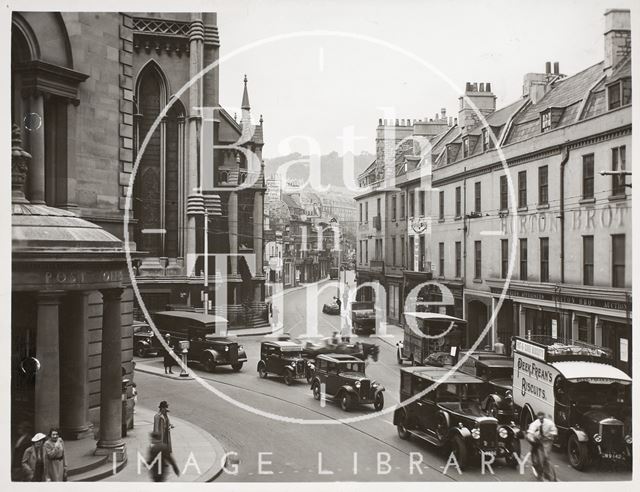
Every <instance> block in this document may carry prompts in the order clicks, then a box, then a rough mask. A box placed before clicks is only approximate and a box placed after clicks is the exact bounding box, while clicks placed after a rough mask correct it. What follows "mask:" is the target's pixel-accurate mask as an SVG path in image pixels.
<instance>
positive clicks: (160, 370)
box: [135, 359, 194, 381]
mask: <svg viewBox="0 0 640 492" xmlns="http://www.w3.org/2000/svg"><path fill="white" fill-rule="evenodd" d="M135 362H136V366H135V367H136V369H135V370H136V371H139V372H144V373H146V374H152V375H154V376H161V377H164V378H168V379H175V380H180V381H193V379H194V378H193V376H191V375H189V373H188V372H187V373H183V372H182V369H180V367H177V366H174V371H173V373H168V374H167V373H166V372H165V370H164V366H163V363H162V359H156V360H153V359H137V360H136V361H135Z"/></svg>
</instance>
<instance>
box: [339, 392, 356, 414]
mask: <svg viewBox="0 0 640 492" xmlns="http://www.w3.org/2000/svg"><path fill="white" fill-rule="evenodd" d="M352 406H353V398H351V395H350V394H349V393H347V392H346V391H345V392H343V393H342V396H341V397H340V408H342V409H343V410H344V411H345V412H348V411H349V410H351V407H352Z"/></svg>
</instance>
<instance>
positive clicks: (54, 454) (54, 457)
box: [43, 427, 67, 482]
mask: <svg viewBox="0 0 640 492" xmlns="http://www.w3.org/2000/svg"><path fill="white" fill-rule="evenodd" d="M43 448H44V452H45V455H46V457H47V464H46V466H45V477H46V479H47V481H51V482H66V481H67V459H66V458H65V455H64V442H62V438H61V437H60V432H59V431H58V429H56V428H55V427H54V428H52V429H51V430H50V431H49V439H47V440H46V441H45V443H44V445H43Z"/></svg>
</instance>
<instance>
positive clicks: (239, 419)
mask: <svg viewBox="0 0 640 492" xmlns="http://www.w3.org/2000/svg"><path fill="white" fill-rule="evenodd" d="M348 273H349V277H348V278H347V281H348V283H349V284H350V285H354V284H355V283H354V282H353V273H352V272H348ZM306 295H307V293H306V291H305V289H299V290H294V291H291V292H288V293H286V295H285V296H286V297H285V313H284V316H285V318H284V319H285V321H284V322H285V330H290V332H291V335H292V336H299V335H302V334H303V333H304V331H305V330H304V327H305V323H306V307H305V302H306ZM333 295H335V292H333V291H332V290H331V291H330V290H328V289H327V290H325V292H323V293H322V294H321V295H320V297H319V301H318V309H319V310H321V309H322V305H323V303H325V302H329V301H330V300H331V298H332V297H333ZM318 316H319V333H320V335H322V336H330V335H331V333H332V331H333V330H335V329H338V326H339V318H338V316H330V315H326V314H322V313H319V315H318ZM389 331H390V333H391V335H393V337H389V338H388V339H386V340H379V339H378V343H379V345H380V348H381V350H380V358H379V360H378V361H377V362H372V361H369V364H368V366H367V374H368V375H369V376H370V377H372V378H374V379H376V380H377V381H379V382H380V383H381V384H383V385H384V386H385V388H386V392H385V398H386V402H385V408H388V407H390V406H392V405H395V404H396V403H397V402H398V391H399V369H398V365H397V362H396V358H395V340H396V339H399V338H398V337H399V336H400V335H401V332H400V329H399V328H396V327H390V328H389ZM260 340H261V337H246V338H244V337H243V338H242V339H241V343H242V344H243V345H244V347H245V349H246V351H247V355H248V357H249V363H248V365H246V366H245V367H243V369H242V371H241V372H239V373H234V372H232V371H231V369H230V368H227V367H220V368H217V369H216V372H215V373H213V374H211V373H208V372H205V371H204V370H201V369H200V368H196V371H195V372H196V373H197V374H198V375H199V376H200V377H201V378H203V379H204V380H205V381H206V382H207V383H209V384H211V385H212V386H213V387H214V388H216V389H217V390H219V391H222V392H224V394H225V395H227V396H228V397H230V398H233V399H235V400H237V401H239V402H242V403H243V404H245V405H249V406H251V407H253V408H255V409H258V410H260V411H263V412H269V413H271V414H275V415H279V416H280V417H282V419H273V418H272V419H267V417H264V416H260V415H256V414H255V413H252V412H250V411H247V410H244V409H240V408H237V407H235V406H234V405H233V404H232V403H229V402H227V401H224V400H222V399H221V398H220V397H218V396H216V395H214V394H212V393H211V392H210V391H209V390H207V389H205V388H203V387H202V386H200V385H199V384H198V383H197V382H195V381H177V380H169V379H164V378H159V377H158V376H153V375H148V374H143V373H138V374H136V381H137V384H138V389H139V401H140V403H141V404H143V405H145V406H147V407H149V408H154V407H155V406H156V405H157V402H158V401H160V400H163V399H166V400H168V401H169V402H170V404H171V411H172V414H173V415H175V416H176V417H180V418H182V419H186V420H188V421H190V422H192V423H194V424H196V425H199V426H200V427H202V428H204V429H206V430H207V431H208V432H210V433H211V434H212V435H214V436H215V437H216V438H217V439H219V440H220V441H221V443H222V445H223V446H224V448H225V449H226V450H227V451H229V452H231V451H233V452H236V453H237V456H238V460H239V463H238V465H237V467H238V468H237V469H238V473H237V474H236V475H234V474H231V473H228V472H227V473H223V474H222V475H221V476H220V477H219V478H218V480H220V481H241V482H244V481H264V480H269V481H335V480H343V481H348V480H359V481H383V480H384V481H400V480H403V481H407V480H416V481H452V480H454V481H456V480H465V481H518V480H523V481H530V480H532V476H531V471H530V469H529V467H528V466H527V468H526V470H525V473H524V475H520V474H519V473H518V471H517V470H515V469H512V468H510V467H508V466H506V465H505V464H504V463H502V460H496V463H494V464H493V465H492V466H493V471H494V472H495V473H494V474H491V473H490V472H489V470H488V469H487V470H486V473H485V474H484V475H483V474H482V473H481V471H480V467H479V465H478V466H473V467H471V469H470V470H468V471H466V472H464V474H463V475H459V474H458V472H457V470H456V469H455V467H450V468H449V469H448V471H447V474H446V475H444V474H443V470H444V466H445V463H446V459H447V456H446V455H445V454H442V453H440V452H438V451H436V450H435V449H434V448H432V447H430V446H429V445H428V444H425V443H422V442H417V441H415V440H411V441H403V440H401V439H400V438H399V437H398V434H397V432H396V428H395V426H393V424H392V420H393V415H392V414H385V415H382V416H377V417H375V418H373V419H370V420H365V421H358V422H355V423H349V424H337V425H336V424H331V422H335V421H336V420H337V419H340V418H346V417H354V416H361V415H367V414H371V413H372V412H373V409H372V408H371V407H370V406H368V407H364V406H363V407H360V408H357V409H356V410H353V411H351V412H349V413H345V412H343V411H342V410H341V409H340V407H339V406H338V405H337V404H336V403H333V402H331V401H328V402H327V403H326V406H325V407H321V405H320V403H319V402H318V401H316V400H314V399H313V396H312V394H311V391H310V389H309V386H308V385H307V383H306V382H305V381H304V380H299V381H297V382H295V383H294V384H293V385H292V386H290V387H289V386H286V385H285V384H284V383H283V382H282V380H281V378H277V377H274V376H271V377H269V378H268V379H267V380H262V379H260V378H259V377H258V374H257V372H256V364H257V361H258V360H259V352H260ZM144 362H146V363H157V362H155V360H154V359H144ZM287 418H289V419H291V418H294V419H308V420H310V419H314V420H317V419H323V420H326V422H327V425H310V424H306V425H305V424H299V423H291V422H286V421H283V420H284V419H287ZM257 429H259V431H258V430H257ZM338 444H339V445H338ZM526 449H527V446H526V445H523V451H524V450H526ZM260 453H265V454H262V455H261V454H260ZM268 453H271V454H268ZM411 453H419V454H414V455H413V456H412V455H411ZM354 455H355V456H356V457H355V458H354ZM412 460H413V461H414V463H415V465H414V466H413V467H412V465H411V461H412ZM553 460H554V463H555V464H556V465H557V474H558V478H559V479H560V480H561V481H568V480H578V481H579V480H628V479H630V478H631V474H630V473H629V472H621V471H616V472H615V473H612V472H611V470H609V469H604V468H603V469H597V468H594V469H592V470H590V471H589V472H585V473H582V472H578V471H576V470H574V469H572V468H571V467H570V466H569V465H568V462H567V460H566V458H565V456H564V453H560V452H555V453H554V454H553ZM233 461H234V459H233V458H232V459H231V460H230V462H233ZM260 461H262V465H260ZM269 462H270V463H269ZM260 467H262V469H261V470H260ZM228 468H229V470H230V471H233V468H234V465H229V466H228ZM270 472H271V473H270Z"/></svg>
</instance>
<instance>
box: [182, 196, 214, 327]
mask: <svg viewBox="0 0 640 492" xmlns="http://www.w3.org/2000/svg"><path fill="white" fill-rule="evenodd" d="M187 214H188V215H202V216H204V292H203V295H202V298H203V302H204V314H205V316H206V315H207V314H209V217H220V216H222V203H221V201H220V196H219V195H215V194H212V193H205V194H202V193H198V194H197V195H195V196H193V197H192V199H191V200H190V201H189V204H188V206H187Z"/></svg>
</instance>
